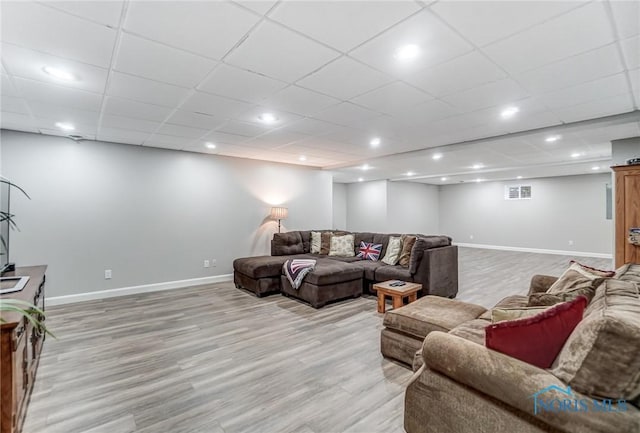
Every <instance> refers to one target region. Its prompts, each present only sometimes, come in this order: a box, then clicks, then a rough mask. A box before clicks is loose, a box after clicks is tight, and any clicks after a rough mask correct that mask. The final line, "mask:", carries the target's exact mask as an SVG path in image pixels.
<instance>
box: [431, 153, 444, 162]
mask: <svg viewBox="0 0 640 433" xmlns="http://www.w3.org/2000/svg"><path fill="white" fill-rule="evenodd" d="M431 158H432V159H435V160H436V161H437V160H439V159H440V158H442V154H441V153H434V154H433V156H432V157H431Z"/></svg>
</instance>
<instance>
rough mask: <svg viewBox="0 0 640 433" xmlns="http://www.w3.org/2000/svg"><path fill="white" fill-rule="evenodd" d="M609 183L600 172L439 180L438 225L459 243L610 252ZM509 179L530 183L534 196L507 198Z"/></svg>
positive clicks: (604, 174) (520, 182) (611, 231)
mask: <svg viewBox="0 0 640 433" xmlns="http://www.w3.org/2000/svg"><path fill="white" fill-rule="evenodd" d="M607 183H609V184H610V183H611V175H610V174H608V173H603V174H594V175H583V176H564V177H555V178H540V179H529V180H523V181H517V182H486V183H469V184H459V185H446V186H442V187H441V188H440V231H441V232H443V233H446V234H448V235H449V236H452V237H453V239H454V242H459V243H475V244H484V245H497V246H508V247H520V248H539V249H550V250H562V251H578V252H593V253H599V254H611V252H612V238H613V225H612V221H611V220H607V219H605V211H606V207H605V206H606V201H605V187H606V185H607ZM512 184H531V186H532V199H531V200H505V199H504V187H505V185H512ZM471 236H473V239H471V238H470V237H471ZM569 241H573V245H569Z"/></svg>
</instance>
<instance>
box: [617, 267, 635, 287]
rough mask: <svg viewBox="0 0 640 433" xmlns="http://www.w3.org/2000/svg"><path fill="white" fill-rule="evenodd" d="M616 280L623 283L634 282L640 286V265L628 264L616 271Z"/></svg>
mask: <svg viewBox="0 0 640 433" xmlns="http://www.w3.org/2000/svg"><path fill="white" fill-rule="evenodd" d="M615 278H616V279H618V280H622V281H632V282H634V283H636V284H640V265H639V264H635V263H627V264H626V265H622V266H621V267H619V268H618V269H616V276H615Z"/></svg>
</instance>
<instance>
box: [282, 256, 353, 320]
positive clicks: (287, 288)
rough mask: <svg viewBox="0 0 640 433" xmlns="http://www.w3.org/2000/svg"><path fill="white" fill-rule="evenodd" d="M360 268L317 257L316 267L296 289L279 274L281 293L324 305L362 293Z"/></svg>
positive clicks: (314, 306)
mask: <svg viewBox="0 0 640 433" xmlns="http://www.w3.org/2000/svg"><path fill="white" fill-rule="evenodd" d="M362 274H363V270H362V268H360V267H358V266H355V265H352V264H349V263H344V262H338V261H335V260H322V259H318V260H317V262H316V267H315V269H314V270H313V271H311V272H309V273H308V274H307V276H306V277H305V278H304V282H303V283H302V285H301V286H300V288H298V289H297V290H296V289H294V288H293V287H292V286H291V283H289V280H288V279H287V277H285V276H284V275H282V276H281V279H282V281H281V283H282V286H281V293H282V294H283V295H285V296H289V297H292V298H296V299H301V300H303V301H306V302H308V303H309V304H311V306H312V307H313V308H320V307H324V306H325V305H326V304H327V303H328V302H333V301H337V300H340V299H346V298H357V297H358V296H360V295H362Z"/></svg>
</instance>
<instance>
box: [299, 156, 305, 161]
mask: <svg viewBox="0 0 640 433" xmlns="http://www.w3.org/2000/svg"><path fill="white" fill-rule="evenodd" d="M298 159H299V160H300V161H306V160H307V157H306V156H304V155H300V156H299V157H298Z"/></svg>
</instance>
